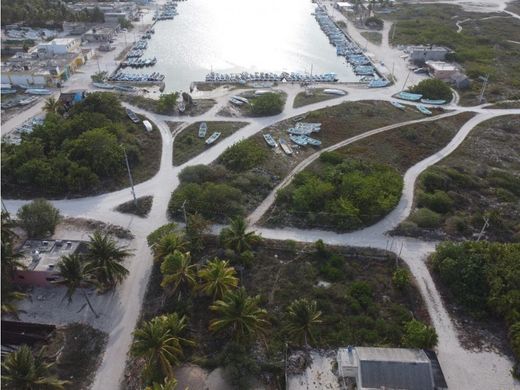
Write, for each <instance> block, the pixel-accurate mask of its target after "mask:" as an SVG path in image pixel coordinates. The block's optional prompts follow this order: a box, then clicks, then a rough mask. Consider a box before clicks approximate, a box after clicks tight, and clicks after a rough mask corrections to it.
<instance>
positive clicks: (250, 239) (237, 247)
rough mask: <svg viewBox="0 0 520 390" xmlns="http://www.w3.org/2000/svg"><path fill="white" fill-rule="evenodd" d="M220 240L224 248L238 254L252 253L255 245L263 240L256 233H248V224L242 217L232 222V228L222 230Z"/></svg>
mask: <svg viewBox="0 0 520 390" xmlns="http://www.w3.org/2000/svg"><path fill="white" fill-rule="evenodd" d="M219 238H220V242H221V243H222V245H224V247H226V248H228V249H232V250H233V251H235V253H237V254H242V253H244V252H245V251H250V250H251V249H252V247H253V245H254V244H256V243H258V242H259V241H260V240H261V238H260V236H258V235H256V233H255V232H254V231H250V232H247V222H246V220H245V219H244V218H241V217H237V218H235V219H233V220H231V224H230V226H229V227H227V228H225V229H222V231H221V232H220V237H219Z"/></svg>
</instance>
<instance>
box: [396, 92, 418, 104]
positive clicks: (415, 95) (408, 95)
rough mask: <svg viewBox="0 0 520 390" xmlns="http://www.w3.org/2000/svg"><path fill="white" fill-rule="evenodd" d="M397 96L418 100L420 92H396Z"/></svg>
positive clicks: (413, 100)
mask: <svg viewBox="0 0 520 390" xmlns="http://www.w3.org/2000/svg"><path fill="white" fill-rule="evenodd" d="M397 97H398V98H399V99H403V100H410V101H412V102H416V101H418V100H421V98H422V95H421V94H420V93H410V92H399V93H398V94H397Z"/></svg>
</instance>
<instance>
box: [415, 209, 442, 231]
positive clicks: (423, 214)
mask: <svg viewBox="0 0 520 390" xmlns="http://www.w3.org/2000/svg"><path fill="white" fill-rule="evenodd" d="M411 219H412V221H413V222H415V223H416V224H417V226H419V227H421V228H430V229H433V228H437V227H439V226H440V224H441V216H440V215H439V214H437V213H436V212H435V211H432V210H430V209H427V208H422V209H417V210H416V211H415V212H414V213H413V214H412V217H411Z"/></svg>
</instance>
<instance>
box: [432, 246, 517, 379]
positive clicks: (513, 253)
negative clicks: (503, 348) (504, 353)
mask: <svg viewBox="0 0 520 390" xmlns="http://www.w3.org/2000/svg"><path fill="white" fill-rule="evenodd" d="M519 259H520V244H500V243H492V242H487V241H480V242H471V241H466V242H463V243H453V242H444V243H442V244H440V245H439V246H438V247H437V251H436V253H435V254H434V255H433V256H432V258H431V265H432V268H433V270H434V271H435V273H436V274H438V276H439V279H440V281H441V282H442V283H443V284H444V285H445V286H446V287H448V290H449V292H450V296H449V299H450V300H454V301H455V302H457V303H458V304H460V305H461V306H462V307H464V308H465V309H466V311H467V312H469V313H471V314H472V315H474V316H476V317H480V318H482V317H484V318H485V317H499V318H501V319H503V320H504V321H505V323H506V325H507V326H508V328H509V337H510V342H511V346H512V348H513V351H514V353H515V355H516V357H517V359H520V261H519ZM515 370H516V376H519V375H520V370H519V367H518V364H517V366H516V369H515Z"/></svg>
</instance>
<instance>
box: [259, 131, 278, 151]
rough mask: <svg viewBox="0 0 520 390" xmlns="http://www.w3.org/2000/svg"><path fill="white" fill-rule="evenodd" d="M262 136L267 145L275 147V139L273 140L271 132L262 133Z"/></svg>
mask: <svg viewBox="0 0 520 390" xmlns="http://www.w3.org/2000/svg"><path fill="white" fill-rule="evenodd" d="M262 136H263V137H264V140H265V142H266V143H267V145H269V146H271V147H272V148H276V146H277V144H276V141H275V140H274V138H273V136H272V135H271V134H262Z"/></svg>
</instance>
